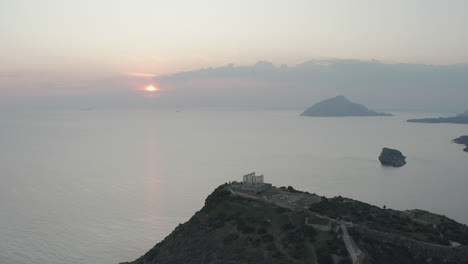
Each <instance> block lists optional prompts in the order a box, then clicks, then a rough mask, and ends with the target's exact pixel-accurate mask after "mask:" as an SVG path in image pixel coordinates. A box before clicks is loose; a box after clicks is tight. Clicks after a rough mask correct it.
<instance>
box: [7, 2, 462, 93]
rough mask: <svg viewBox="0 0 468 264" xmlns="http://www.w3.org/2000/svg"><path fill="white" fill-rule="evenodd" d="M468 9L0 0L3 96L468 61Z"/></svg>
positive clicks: (416, 4) (399, 5) (452, 4)
mask: <svg viewBox="0 0 468 264" xmlns="http://www.w3.org/2000/svg"><path fill="white" fill-rule="evenodd" d="M467 13H468V1H466V0H443V1H442V0H392V1H383V0H382V1H379V0H342V1H338V0H326V1H325V0H324V1H314V0H304V1H300V0H297V1H292V0H291V1H284V0H283V1H275V0H265V1H254V0H248V1H245V0H235V1H220V0H213V1H202V0H198V1H192V0H185V1H176V0H173V1H155V0H151V1H137V0H135V1H128V0H126V1H118V0H100V1H99V0H80V1H78V0H76V1H67V0H41V1H39V0H38V1H36V0H30V1H24V0H0V96H2V97H4V98H5V97H6V96H25V95H30V96H48V95H49V96H52V95H53V96H60V95H63V94H74V93H77V92H83V91H92V90H93V89H99V87H96V85H97V84H103V83H106V80H107V81H108V82H107V83H106V85H103V86H106V87H110V88H112V87H115V88H116V89H117V88H119V87H120V88H119V89H124V90H125V89H130V88H131V87H132V86H135V87H136V86H142V85H145V84H146V83H149V80H148V77H143V79H142V78H141V77H140V79H138V78H137V77H133V78H129V77H128V76H129V75H128V73H136V72H137V73H151V74H156V75H164V74H170V73H174V72H179V71H189V70H195V69H198V68H202V67H210V66H221V65H226V64H228V63H234V64H236V65H252V64H254V63H255V62H257V61H259V60H268V61H272V62H273V63H275V64H277V65H280V64H282V63H287V64H288V65H295V64H298V63H302V62H305V61H308V60H310V59H324V58H346V59H360V60H371V59H377V60H379V61H383V62H390V63H397V62H403V63H424V64H461V63H467V62H468V52H467V50H466V47H468V30H467V29H468V19H467ZM125 76H127V77H125ZM109 78H110V79H112V81H110V80H109ZM119 78H120V79H119ZM93 85H94V86H93ZM101 86H102V85H101Z"/></svg>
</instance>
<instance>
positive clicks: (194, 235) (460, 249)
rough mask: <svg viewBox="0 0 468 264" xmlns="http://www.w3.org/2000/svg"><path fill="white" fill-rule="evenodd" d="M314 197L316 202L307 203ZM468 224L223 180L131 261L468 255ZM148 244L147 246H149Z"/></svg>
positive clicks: (408, 259)
mask: <svg viewBox="0 0 468 264" xmlns="http://www.w3.org/2000/svg"><path fill="white" fill-rule="evenodd" d="M304 203H309V206H306V207H305V206H304ZM467 244H468V227H467V226H466V225H462V224H459V223H457V222H455V221H453V220H450V219H448V218H446V217H444V216H439V215H435V214H431V213H429V212H425V211H420V210H414V211H406V212H401V211H395V210H391V209H381V208H378V207H376V206H372V205H368V204H365V203H361V202H358V201H354V200H351V199H346V198H342V197H335V198H331V199H327V198H325V197H318V196H316V195H314V194H308V193H303V192H298V191H296V190H294V189H293V188H292V187H289V188H275V187H272V188H270V189H269V190H265V191H262V192H250V191H246V190H243V189H242V188H241V187H240V185H239V184H235V183H234V184H225V185H222V186H220V187H218V188H217V189H216V190H215V191H214V192H213V193H212V194H211V195H210V196H208V198H207V199H206V202H205V206H204V207H203V208H202V209H201V210H200V211H199V212H197V213H196V214H195V215H194V216H193V217H192V218H191V219H190V220H189V221H188V222H187V223H185V224H181V225H179V226H178V227H177V228H176V229H175V230H174V231H173V232H172V233H171V234H170V235H169V236H168V237H166V238H165V239H164V240H163V241H162V242H160V243H158V244H156V246H155V247H154V248H152V249H151V250H150V251H148V252H147V253H146V254H144V255H143V256H142V257H140V258H139V259H137V260H135V261H133V262H129V263H132V264H143V263H144V264H150V263H152V264H155V263H165V264H170V263H273V264H274V263H320V264H328V263H335V264H338V263H340V264H343V263H353V262H354V263H379V264H382V263H408V264H409V263H412V264H415V263H416V264H417V263H454V264H457V263H468V250H467V248H466V247H465V245H467ZM142 250H143V249H142Z"/></svg>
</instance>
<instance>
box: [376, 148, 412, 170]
mask: <svg viewBox="0 0 468 264" xmlns="http://www.w3.org/2000/svg"><path fill="white" fill-rule="evenodd" d="M405 159H406V157H405V156H403V154H402V153H401V151H399V150H396V149H391V148H383V149H382V152H381V153H380V156H379V160H380V163H382V165H387V166H393V167H401V166H403V165H405V164H406V161H405Z"/></svg>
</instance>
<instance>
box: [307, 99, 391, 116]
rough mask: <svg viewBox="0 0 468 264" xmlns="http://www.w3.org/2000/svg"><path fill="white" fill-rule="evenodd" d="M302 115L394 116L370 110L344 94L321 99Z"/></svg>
mask: <svg viewBox="0 0 468 264" xmlns="http://www.w3.org/2000/svg"><path fill="white" fill-rule="evenodd" d="M301 116H313V117H345V116H392V114H388V113H379V112H376V111H374V110H370V109H368V108H367V107H365V106H364V105H362V104H358V103H354V102H352V101H350V100H349V99H348V98H346V97H344V96H343V95H338V96H335V97H333V98H329V99H325V100H323V101H320V102H318V103H316V104H314V105H313V106H311V107H309V108H307V109H306V110H305V111H304V112H303V113H302V114H301Z"/></svg>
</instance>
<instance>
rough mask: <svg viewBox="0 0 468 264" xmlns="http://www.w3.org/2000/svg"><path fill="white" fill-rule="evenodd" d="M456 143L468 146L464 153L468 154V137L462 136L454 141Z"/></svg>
mask: <svg viewBox="0 0 468 264" xmlns="http://www.w3.org/2000/svg"><path fill="white" fill-rule="evenodd" d="M453 142H454V143H457V144H463V145H465V146H466V148H465V149H464V151H466V152H468V136H461V137H459V138H456V139H454V140H453Z"/></svg>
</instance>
